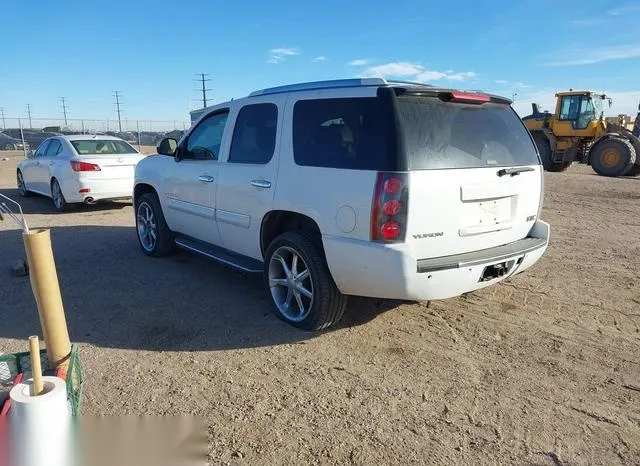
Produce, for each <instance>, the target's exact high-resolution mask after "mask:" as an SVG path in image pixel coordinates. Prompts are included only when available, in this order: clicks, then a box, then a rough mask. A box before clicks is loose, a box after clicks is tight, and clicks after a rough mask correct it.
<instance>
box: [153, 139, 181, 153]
mask: <svg viewBox="0 0 640 466" xmlns="http://www.w3.org/2000/svg"><path fill="white" fill-rule="evenodd" d="M156 149H157V150H158V154H161V155H170V156H171V157H173V156H174V155H176V150H177V149H178V141H176V140H175V139H174V138H163V139H162V140H161V141H160V144H158V147H156Z"/></svg>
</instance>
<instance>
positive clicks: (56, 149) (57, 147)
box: [45, 139, 62, 157]
mask: <svg viewBox="0 0 640 466" xmlns="http://www.w3.org/2000/svg"><path fill="white" fill-rule="evenodd" d="M61 150H62V144H60V141H58V140H57V139H54V140H52V141H51V142H50V143H49V147H47V152H46V153H45V156H47V157H53V156H55V155H58V154H59V153H60V151H61Z"/></svg>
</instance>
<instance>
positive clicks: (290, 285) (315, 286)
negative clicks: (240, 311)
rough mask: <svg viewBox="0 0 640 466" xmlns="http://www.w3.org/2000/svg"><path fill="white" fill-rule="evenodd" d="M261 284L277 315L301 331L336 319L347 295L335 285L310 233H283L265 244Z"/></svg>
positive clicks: (332, 322) (324, 326)
mask: <svg viewBox="0 0 640 466" xmlns="http://www.w3.org/2000/svg"><path fill="white" fill-rule="evenodd" d="M264 286H265V289H266V291H267V294H268V295H269V296H270V297H271V304H272V305H273V308H274V309H275V311H276V314H277V315H278V317H280V318H281V319H282V320H284V321H285V322H287V323H289V324H291V325H293V326H295V327H298V328H301V329H304V330H323V329H326V328H328V327H330V326H332V325H334V324H336V323H338V322H339V321H340V319H342V316H343V314H344V310H345V308H346V306H347V296H345V295H343V294H342V293H340V291H339V290H338V287H337V286H336V284H335V282H334V281H333V278H332V277H331V273H330V272H329V267H328V266H327V261H326V260H325V257H324V254H323V252H322V248H321V247H320V246H319V245H318V244H317V241H313V240H312V239H311V235H307V234H301V233H300V232H287V233H283V234H281V235H280V236H278V237H277V238H276V239H275V240H273V242H272V243H271V244H270V245H269V248H268V249H267V253H266V255H265V262H264Z"/></svg>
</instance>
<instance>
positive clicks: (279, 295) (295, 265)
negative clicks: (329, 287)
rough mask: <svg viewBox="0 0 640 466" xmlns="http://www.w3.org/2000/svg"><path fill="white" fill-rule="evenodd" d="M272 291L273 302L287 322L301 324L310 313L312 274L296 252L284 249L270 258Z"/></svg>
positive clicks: (285, 247)
mask: <svg viewBox="0 0 640 466" xmlns="http://www.w3.org/2000/svg"><path fill="white" fill-rule="evenodd" d="M269 287H270V289H271V297H272V298H273V302H274V304H275V305H276V307H277V308H278V311H280V313H281V314H282V315H283V317H284V318H285V319H287V320H290V321H292V322H300V321H302V320H304V319H305V318H306V317H307V316H308V315H309V312H311V307H312V306H313V282H312V281H311V272H310V271H309V267H308V266H307V264H306V263H305V262H304V259H302V257H300V256H299V255H298V253H297V252H296V251H295V250H294V249H292V248H290V247H287V246H282V247H280V248H279V249H277V250H276V251H275V252H274V253H273V255H272V256H271V261H270V262H269Z"/></svg>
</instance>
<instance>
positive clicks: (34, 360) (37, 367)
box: [29, 335, 44, 396]
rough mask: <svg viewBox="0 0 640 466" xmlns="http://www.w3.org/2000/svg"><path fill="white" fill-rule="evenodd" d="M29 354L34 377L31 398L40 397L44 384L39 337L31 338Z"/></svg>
mask: <svg viewBox="0 0 640 466" xmlns="http://www.w3.org/2000/svg"><path fill="white" fill-rule="evenodd" d="M29 353H31V374H32V377H33V385H32V386H31V390H32V391H33V393H31V396H38V395H40V394H41V393H42V391H43V390H44V382H43V381H42V365H41V364H40V340H38V337H37V335H34V336H31V337H29Z"/></svg>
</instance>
